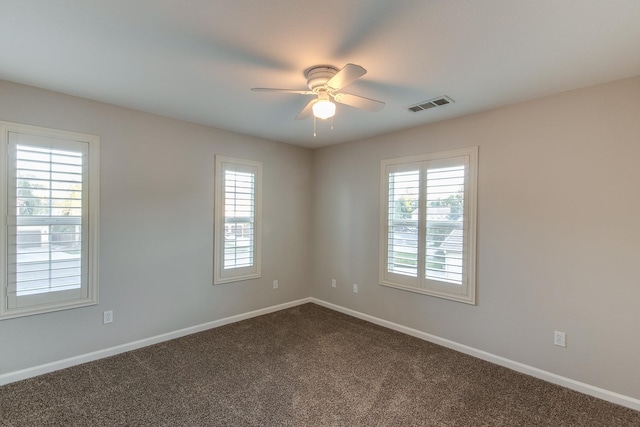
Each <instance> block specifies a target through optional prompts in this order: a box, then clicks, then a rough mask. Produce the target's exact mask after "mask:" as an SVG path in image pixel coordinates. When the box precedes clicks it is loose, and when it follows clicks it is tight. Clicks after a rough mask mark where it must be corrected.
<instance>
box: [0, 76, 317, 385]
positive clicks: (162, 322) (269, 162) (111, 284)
mask: <svg viewBox="0 0 640 427" xmlns="http://www.w3.org/2000/svg"><path fill="white" fill-rule="evenodd" d="M0 100H2V102H0V120H5V121H13V122H20V123H26V124H33V125H38V126H47V127H53V128H58V129H67V130H73V131H78V132H86V133H91V134H96V135H99V136H100V138H101V159H100V160H101V212H100V216H101V241H100V304H99V305H97V306H92V307H86V308H81V309H75V310H66V311H59V312H55V313H48V314H42V315H37V316H30V317H23V318H16V319H7V320H2V321H0V375H1V374H3V373H7V372H13V371H16V370H19V369H23V368H29V367H33V366H36V365H39V364H43V363H48V362H53V361H58V360H61V359H64V358H67V357H71V356H76V355H82V354H85V353H89V352H92V351H96V350H102V349H105V348H109V347H112V346H116V345H120V344H125V343H130V342H132V341H136V340H139V339H143V338H149V337H153V336H156V335H158V334H162V333H166V332H172V331H175V330H179V329H182V328H186V327H189V326H194V325H199V324H202V323H206V322H209V321H213V320H217V319H220V318H224V317H227V316H231V315H236V314H240V313H246V312H248V311H251V310H256V309H260V308H264V307H269V306H273V305H277V304H280V303H284V302H289V301H293V300H296V299H300V298H304V297H308V296H309V280H308V277H309V271H310V260H311V257H310V249H309V245H308V242H309V240H310V231H309V229H310V217H311V215H310V206H311V202H310V192H311V179H312V177H311V169H312V164H311V162H312V153H311V151H309V150H307V149H303V148H297V147H293V146H291V145H286V144H282V143H276V142H271V141H266V140H261V139H256V138H251V137H246V136H241V135H238V134H234V133H230V132H224V131H221V130H217V129H212V128H208V127H204V126H197V125H194V124H189V123H185V122H181V121H178V120H171V119H167V118H163V117H158V116H154V115H150V114H145V113H141V112H137V111H133V110H128V109H124V108H119V107H115V106H111V105H107V104H102V103H98V102H93V101H88V100H83V99H78V98H74V97H71V96H66V95H61V94H57V93H53V92H48V91H44V90H40V89H35V88H31V87H27V86H21V85H17V84H13V83H8V82H2V81H0ZM215 154H223V155H227V156H234V157H240V158H246V159H251V160H257V161H261V162H263V178H264V179H263V191H264V194H266V195H273V194H277V195H278V197H264V201H263V231H264V233H263V245H264V248H265V249H267V250H265V251H264V253H263V259H262V278H261V279H258V280H250V281H246V282H236V283H229V284H225V285H216V286H213V285H212V283H213V282H212V277H213V272H212V270H213V267H212V257H213V168H214V155H215ZM275 279H278V280H279V285H280V286H279V289H277V290H274V289H272V281H273V280H275ZM104 310H113V311H114V323H113V324H110V325H102V312H103V311H104Z"/></svg>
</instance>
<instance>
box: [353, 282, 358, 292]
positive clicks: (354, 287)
mask: <svg viewBox="0 0 640 427" xmlns="http://www.w3.org/2000/svg"><path fill="white" fill-rule="evenodd" d="M353 293H354V294H357V293H358V285H357V284H355V283H354V284H353Z"/></svg>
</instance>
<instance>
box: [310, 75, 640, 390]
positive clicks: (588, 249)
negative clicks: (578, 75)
mask: <svg viewBox="0 0 640 427" xmlns="http://www.w3.org/2000/svg"><path fill="white" fill-rule="evenodd" d="M447 108H449V107H447ZM453 108H455V106H454V107H453ZM423 114H429V113H428V112H425V113H423ZM468 146H479V160H480V161H479V178H478V184H479V192H478V276H477V278H478V304H477V305H476V306H469V305H466V304H461V303H456V302H451V301H447V300H443V299H438V298H434V297H429V296H424V295H419V294H415V293H410V292H406V291H402V290H398V289H393V288H388V287H383V286H380V285H378V238H379V231H378V230H379V180H380V172H379V169H380V160H382V159H385V158H392V157H399V156H404V155H413V154H422V153H427V152H435V151H441V150H448V149H453V148H460V147H468ZM314 156H315V157H314V166H315V180H314V182H315V190H314V209H313V210H314V215H315V217H314V236H313V238H314V248H313V257H314V268H315V269H314V279H315V281H314V286H313V288H312V296H314V297H316V298H320V299H322V300H325V301H328V302H331V303H335V304H338V305H341V306H344V307H347V308H351V309H354V310H357V311H360V312H363V313H366V314H369V315H373V316H376V317H379V318H382V319H385V320H388V321H392V322H396V323H399V324H401V325H405V326H409V327H412V328H415V329H418V330H420V331H423V332H427V333H430V334H434V335H437V336H440V337H443V338H447V339H450V340H453V341H456V342H458V343H462V344H466V345H468V346H471V347H475V348H477V349H480V350H484V351H487V352H490V353H493V354H496V355H498V356H503V357H506V358H508V359H511V360H514V361H517V362H521V363H525V364H527V365H531V366H533V367H537V368H540V369H543V370H546V371H550V372H552V373H556V374H559V375H562V376H565V377H568V378H571V379H574V380H578V381H581V382H585V383H587V384H591V385H594V386H598V387H602V388H604V389H608V390H611V391H615V392H618V393H622V394H625V395H627V396H631V397H635V398H636V399H638V398H640V377H639V376H638V372H639V371H638V361H640V339H638V337H639V336H640V335H639V332H638V331H639V329H638V328H639V325H640V308H639V307H640V225H639V223H638V218H640V166H638V164H639V161H640V77H636V78H632V79H626V80H622V81H618V82H613V83H610V84H605V85H600V86H596V87H591V88H586V89H582V90H577V91H572V92H567V93H563V94H559V95H555V96H551V97H546V98H543V99H539V100H534V101H530V102H525V103H521V104H517V105H512V106H508V107H504V108H501V109H497V110H493V111H490V112H486V113H481V114H477V115H472V116H467V117H464V118H460V119H454V120H450V121H446V122H441V123H437V124H434V125H430V126H425V127H420V128H416V129H412V130H408V131H403V132H396V133H393V134H389V135H384V136H380V137H376V138H372V139H369V140H366V141H359V142H355V143H349V144H344V145H337V146H332V147H328V148H324V149H320V150H316V151H315V153H314ZM332 278H335V279H337V281H338V287H337V288H336V289H332V288H331V286H330V283H331V279H332ZM352 283H357V284H358V285H359V293H358V294H354V293H353V292H352V290H351V284H352ZM554 330H560V331H565V332H566V333H567V342H568V347H567V348H561V347H556V346H554V345H553V331H554Z"/></svg>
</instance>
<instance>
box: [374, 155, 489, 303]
mask: <svg viewBox="0 0 640 427" xmlns="http://www.w3.org/2000/svg"><path fill="white" fill-rule="evenodd" d="M477 164H478V148H477V147H473V148H467V149H462V150H455V151H448V152H443V153H435V154H428V155H423V156H414V157H406V158H400V159H390V160H383V161H382V164H381V168H382V171H381V176H382V191H381V194H382V196H381V197H382V200H381V207H382V212H381V230H382V231H381V237H380V284H382V285H386V286H392V287H396V288H401V289H406V290H409V291H413V292H419V293H424V294H428V295H433V296H437V297H442V298H447V299H451V300H456V301H461V302H465V303H469V304H475V234H476V232H475V226H476V181H477Z"/></svg>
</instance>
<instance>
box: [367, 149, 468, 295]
mask: <svg viewBox="0 0 640 427" xmlns="http://www.w3.org/2000/svg"><path fill="white" fill-rule="evenodd" d="M448 163H451V164H461V163H462V164H464V165H465V174H464V196H463V197H464V204H463V206H464V207H463V225H462V227H463V230H464V232H463V241H464V243H463V247H464V250H463V253H462V269H463V277H464V279H463V280H461V283H451V282H450V281H447V280H438V279H434V278H433V277H430V278H427V277H426V275H427V273H426V263H427V261H426V252H427V236H426V233H427V232H426V211H427V209H426V185H427V184H426V178H424V177H423V176H425V175H426V173H425V172H426V170H427V169H430V166H429V165H447V164H448ZM433 167H435V168H439V167H441V166H433ZM416 169H419V170H420V171H421V178H420V184H419V190H418V194H419V202H418V203H419V209H418V219H417V226H418V244H417V246H418V249H417V251H418V254H417V275H416V277H413V276H411V275H404V274H397V273H394V272H392V271H389V268H388V261H389V259H388V256H389V255H388V253H389V210H390V209H389V174H390V173H392V172H398V171H404V170H407V171H408V170H416ZM477 176H478V147H469V148H463V149H458V150H450V151H445V152H439V153H430V154H424V155H418V156H411V157H402V158H395V159H387V160H383V161H382V162H381V172H380V178H381V183H380V190H381V191H380V208H381V211H380V245H379V248H380V254H379V257H380V259H379V282H380V284H381V285H383V286H389V287H393V288H398V289H403V290H407V291H411V292H417V293H421V294H426V295H431V296H435V297H439V298H445V299H449V300H453V301H459V302H463V303H467V304H472V305H475V303H476V216H477V180H478V178H477Z"/></svg>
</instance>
